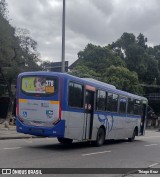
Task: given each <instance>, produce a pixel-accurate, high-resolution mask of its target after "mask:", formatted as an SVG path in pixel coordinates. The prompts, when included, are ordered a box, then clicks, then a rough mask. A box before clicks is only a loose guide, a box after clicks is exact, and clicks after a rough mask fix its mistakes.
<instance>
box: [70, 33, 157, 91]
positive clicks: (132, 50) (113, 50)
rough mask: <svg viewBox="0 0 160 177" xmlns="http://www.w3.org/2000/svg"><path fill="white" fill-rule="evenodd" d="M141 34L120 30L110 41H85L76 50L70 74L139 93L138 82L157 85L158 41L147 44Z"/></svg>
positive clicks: (139, 83) (140, 89) (140, 88)
mask: <svg viewBox="0 0 160 177" xmlns="http://www.w3.org/2000/svg"><path fill="white" fill-rule="evenodd" d="M146 43H147V38H146V37H145V36H144V35H143V34H141V33H140V34H139V35H138V36H137V37H136V36H135V35H134V34H132V33H126V32H125V33H123V34H122V36H121V37H120V38H119V39H117V40H116V41H115V42H113V43H112V44H109V45H108V46H105V47H101V46H96V45H93V44H88V45H87V46H86V47H85V49H84V50H83V51H80V52H79V53H78V62H77V65H76V67H75V68H74V69H73V71H72V74H74V75H77V76H80V77H93V78H98V79H99V80H101V81H104V82H107V83H110V84H113V85H115V86H116V87H117V88H118V89H122V90H126V91H129V92H132V93H137V94H143V89H142V87H141V85H142V84H159V85H160V45H158V46H154V47H150V46H148V45H147V44H146Z"/></svg>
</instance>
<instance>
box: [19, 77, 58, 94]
mask: <svg viewBox="0 0 160 177" xmlns="http://www.w3.org/2000/svg"><path fill="white" fill-rule="evenodd" d="M21 90H22V92H23V93H24V94H27V95H34V94H40V95H41V96H46V95H50V94H54V93H55V92H56V91H57V78H53V77H44V76H26V77H22V83H21Z"/></svg>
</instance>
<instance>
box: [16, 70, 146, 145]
mask: <svg viewBox="0 0 160 177" xmlns="http://www.w3.org/2000/svg"><path fill="white" fill-rule="evenodd" d="M16 100H17V104H16V126H17V132H20V133H25V134H31V135H36V136H44V137H57V139H58V141H59V142H61V143H72V141H73V140H78V141H93V142H95V144H96V145H97V146H101V145H103V143H104V141H105V140H106V139H124V138H128V140H129V141H133V140H134V138H135V136H139V135H144V133H145V125H146V115H147V104H148V101H147V99H146V98H144V97H141V96H137V95H134V94H131V93H127V92H124V91H121V90H118V89H116V87H115V86H113V85H110V84H106V83H103V82H100V81H97V80H94V79H90V78H78V77H75V76H72V75H69V74H66V73H56V72H25V73H21V74H20V75H19V76H18V80H17V96H16Z"/></svg>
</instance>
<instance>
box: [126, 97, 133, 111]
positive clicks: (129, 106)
mask: <svg viewBox="0 0 160 177" xmlns="http://www.w3.org/2000/svg"><path fill="white" fill-rule="evenodd" d="M133 108H134V100H133V99H132V98H128V108H127V113H128V114H133V113H134V112H133V110H134V109H133Z"/></svg>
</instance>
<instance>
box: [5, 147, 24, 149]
mask: <svg viewBox="0 0 160 177" xmlns="http://www.w3.org/2000/svg"><path fill="white" fill-rule="evenodd" d="M20 148H21V147H11V148H3V149H20Z"/></svg>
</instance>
